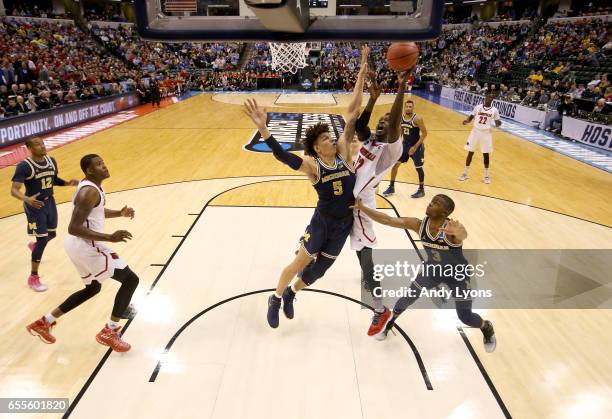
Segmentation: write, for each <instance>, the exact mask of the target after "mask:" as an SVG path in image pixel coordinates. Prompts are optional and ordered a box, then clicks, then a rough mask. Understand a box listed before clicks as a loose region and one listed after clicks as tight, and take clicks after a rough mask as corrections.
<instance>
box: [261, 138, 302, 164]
mask: <svg viewBox="0 0 612 419" xmlns="http://www.w3.org/2000/svg"><path fill="white" fill-rule="evenodd" d="M264 141H265V143H266V144H267V145H268V147H270V148H271V149H272V154H274V157H275V158H276V160H278V161H280V162H281V163H284V164H286V165H287V166H289V167H291V168H292V169H293V170H298V169H299V168H300V167H301V166H302V162H303V160H302V158H301V157H300V156H296V155H295V154H293V153H291V152H289V151H287V150H285V149H283V147H282V146H281V145H280V144H279V143H278V141H276V138H274V136H273V135H270V137H268V138H266V139H265V140H264Z"/></svg>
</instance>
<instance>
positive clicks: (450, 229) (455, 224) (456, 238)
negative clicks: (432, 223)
mask: <svg viewBox="0 0 612 419" xmlns="http://www.w3.org/2000/svg"><path fill="white" fill-rule="evenodd" d="M440 230H441V231H443V232H444V234H445V235H446V237H447V238H448V239H449V240H450V242H451V243H453V244H461V243H463V241H464V240H465V239H466V238H467V236H468V234H467V230H466V229H465V227H464V226H463V225H462V224H461V223H460V222H459V221H457V220H453V219H450V220H448V222H447V223H446V226H444V227H443V228H441V229H440Z"/></svg>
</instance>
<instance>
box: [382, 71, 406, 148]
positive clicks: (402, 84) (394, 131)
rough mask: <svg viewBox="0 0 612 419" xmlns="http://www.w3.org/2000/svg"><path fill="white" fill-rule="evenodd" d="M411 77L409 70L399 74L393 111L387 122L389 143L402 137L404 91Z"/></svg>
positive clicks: (387, 140) (387, 139)
mask: <svg viewBox="0 0 612 419" xmlns="http://www.w3.org/2000/svg"><path fill="white" fill-rule="evenodd" d="M408 77H410V72H409V71H404V72H403V73H401V74H400V75H399V86H398V89H397V94H396V95H395V100H394V101H393V106H392V107H391V112H390V113H389V121H388V122H387V124H389V125H388V127H387V138H386V141H385V142H387V143H394V142H396V141H397V140H398V139H399V138H400V123H401V121H402V111H403V106H404V91H405V90H406V83H407V82H408Z"/></svg>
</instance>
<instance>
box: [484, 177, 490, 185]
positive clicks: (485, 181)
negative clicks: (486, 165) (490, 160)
mask: <svg viewBox="0 0 612 419" xmlns="http://www.w3.org/2000/svg"><path fill="white" fill-rule="evenodd" d="M482 181H483V182H484V183H486V184H487V185H488V184H489V183H491V178H490V177H489V176H485V177H484V179H482Z"/></svg>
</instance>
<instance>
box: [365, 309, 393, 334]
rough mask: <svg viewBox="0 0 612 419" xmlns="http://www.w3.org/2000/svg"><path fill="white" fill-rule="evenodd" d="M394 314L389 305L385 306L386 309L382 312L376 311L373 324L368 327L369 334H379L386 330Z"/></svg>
mask: <svg viewBox="0 0 612 419" xmlns="http://www.w3.org/2000/svg"><path fill="white" fill-rule="evenodd" d="M392 314H393V313H392V312H391V310H389V309H388V308H387V307H384V311H383V312H382V313H379V312H377V311H375V312H374V317H372V324H371V325H370V328H369V329H368V336H374V335H377V334H379V333H380V332H381V331H382V330H384V328H385V326H387V323H388V322H389V319H390V318H391V315H392Z"/></svg>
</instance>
